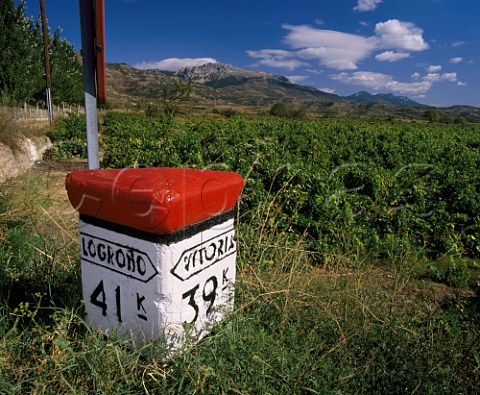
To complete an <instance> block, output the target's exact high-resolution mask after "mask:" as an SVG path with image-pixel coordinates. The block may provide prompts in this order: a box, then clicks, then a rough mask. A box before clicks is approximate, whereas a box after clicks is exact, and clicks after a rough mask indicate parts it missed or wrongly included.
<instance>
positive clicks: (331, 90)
mask: <svg viewBox="0 0 480 395" xmlns="http://www.w3.org/2000/svg"><path fill="white" fill-rule="evenodd" d="M317 89H318V90H319V91H322V92H326V93H335V89H331V88H317Z"/></svg>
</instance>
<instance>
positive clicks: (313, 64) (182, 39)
mask: <svg viewBox="0 0 480 395" xmlns="http://www.w3.org/2000/svg"><path fill="white" fill-rule="evenodd" d="M45 7H46V13H47V18H48V22H49V25H50V27H51V28H52V29H56V28H57V27H61V28H62V30H63V32H62V36H63V37H64V38H66V39H67V40H68V41H70V42H72V43H74V45H75V47H76V48H77V49H80V48H81V40H80V17H79V5H78V1H76V0H45ZM38 9H39V2H38V0H27V15H28V16H33V17H35V18H36V17H37V16H38V12H39V11H38ZM105 12H106V56H107V62H111V63H120V62H122V63H128V64H129V65H132V66H135V67H138V68H160V69H163V70H177V69H178V68H180V67H184V66H187V65H194V64H202V63H204V62H209V61H210V62H215V61H216V62H220V63H228V64H232V65H234V66H237V67H242V68H247V69H257V70H262V71H267V72H270V73H272V74H276V75H284V76H287V77H288V78H290V80H291V81H292V82H295V83H299V84H302V85H310V86H314V87H316V88H318V89H320V90H323V91H327V92H332V93H336V94H339V95H342V96H346V95H350V94H353V93H356V92H358V91H360V90H366V91H368V92H371V93H393V94H395V95H405V96H408V97H410V98H411V99H414V100H417V101H419V102H421V103H425V104H429V105H434V106H450V105H455V104H466V105H472V106H477V107H480V70H479V69H478V68H479V66H480V1H479V0H383V1H382V0H336V1H331V0H324V1H322V0H316V1H314V0H296V1H284V0H257V1H253V0H244V1H238V0H237V1H233V0H221V1H217V0H209V1H204V2H203V1H193V0H182V1H179V2H171V1H168V2H167V1H161V0H105Z"/></svg>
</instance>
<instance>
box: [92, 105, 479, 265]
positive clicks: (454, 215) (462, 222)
mask: <svg viewBox="0 0 480 395" xmlns="http://www.w3.org/2000/svg"><path fill="white" fill-rule="evenodd" d="M100 130H101V148H102V151H103V163H102V166H103V167H112V168H121V167H132V166H133V167H135V166H136V167H140V166H149V167H150V166H155V167H157V166H158V167H193V168H209V169H218V170H228V171H236V172H238V173H240V174H241V175H242V176H243V177H244V178H245V187H244V191H243V194H242V200H241V205H240V210H241V215H242V220H243V221H246V222H247V223H250V224H253V225H255V226H263V227H265V229H266V230H268V228H269V227H270V228H271V229H274V230H275V231H280V232H283V233H288V234H290V235H291V236H292V237H298V238H300V237H301V238H303V239H304V241H305V242H306V243H307V245H308V247H309V248H311V249H312V250H313V251H316V252H318V255H317V256H318V257H319V259H320V260H324V259H325V257H326V256H329V255H332V254H347V255H355V254H369V255H370V256H374V257H379V258H382V257H384V256H385V255H386V254H391V253H392V248H390V247H389V246H392V245H398V246H401V248H402V249H404V248H408V249H410V250H411V251H413V252H414V253H416V254H422V255H425V256H428V257H431V258H439V257H442V256H463V257H473V256H478V254H479V252H480V243H479V240H480V199H479V192H480V173H479V171H478V169H479V168H480V152H479V146H480V128H479V127H478V126H476V125H457V124H455V125H452V124H450V125H445V124H426V123H401V122H398V123H392V122H380V121H376V122H369V121H361V120H338V119H333V120H331V119H321V120H308V119H305V120H298V119H286V118H278V117H261V118H255V117H245V116H233V117H230V118H225V117H191V118H183V119H175V120H173V121H172V120H168V121H165V120H158V119H155V118H153V117H145V116H140V115H130V114H128V115H127V114H119V113H108V114H106V115H105V117H104V119H103V122H102V124H101V125H100ZM260 207H267V208H266V209H263V210H260V209H259V208H260ZM392 240H393V241H392ZM406 241H407V242H408V245H405V244H406ZM399 248H400V247H399Z"/></svg>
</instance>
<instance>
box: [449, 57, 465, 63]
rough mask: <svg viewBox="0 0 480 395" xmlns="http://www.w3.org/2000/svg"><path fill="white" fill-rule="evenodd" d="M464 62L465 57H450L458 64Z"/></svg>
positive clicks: (451, 61) (452, 61)
mask: <svg viewBox="0 0 480 395" xmlns="http://www.w3.org/2000/svg"><path fill="white" fill-rule="evenodd" d="M462 62H463V58H462V57H460V56H457V57H455V58H450V63H453V64H457V63H462Z"/></svg>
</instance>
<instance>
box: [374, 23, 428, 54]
mask: <svg viewBox="0 0 480 395" xmlns="http://www.w3.org/2000/svg"><path fill="white" fill-rule="evenodd" d="M422 34H423V30H422V29H420V28H418V27H416V26H415V24H413V23H411V22H401V21H399V20H398V19H389V20H388V21H386V22H379V23H377V24H376V25H375V36H374V37H372V40H374V41H375V42H376V46H377V47H378V48H385V49H397V50H399V49H401V50H405V51H423V50H425V49H428V44H427V43H426V42H425V40H424V39H423V36H422Z"/></svg>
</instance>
